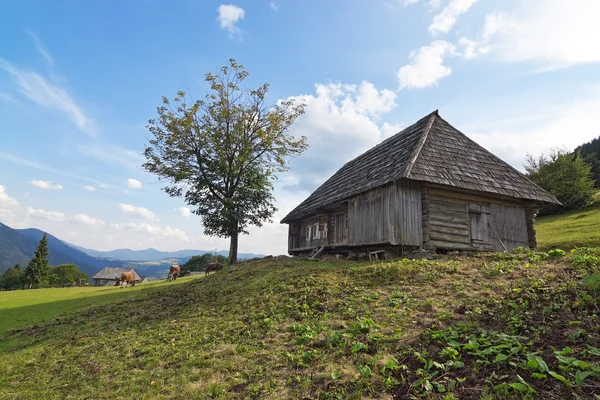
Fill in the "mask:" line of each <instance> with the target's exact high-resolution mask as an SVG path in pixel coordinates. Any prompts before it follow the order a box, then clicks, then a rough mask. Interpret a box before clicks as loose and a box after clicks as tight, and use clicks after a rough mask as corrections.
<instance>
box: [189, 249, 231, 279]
mask: <svg viewBox="0 0 600 400" xmlns="http://www.w3.org/2000/svg"><path fill="white" fill-rule="evenodd" d="M213 261H215V262H217V263H219V264H220V265H226V264H227V258H226V257H223V256H222V255H220V254H217V255H212V254H210V253H205V254H202V255H201V256H192V257H191V258H190V259H189V260H187V262H185V263H184V264H182V265H180V268H181V275H182V276H185V275H188V274H189V273H190V272H197V271H204V270H206V264H208V263H211V262H213Z"/></svg>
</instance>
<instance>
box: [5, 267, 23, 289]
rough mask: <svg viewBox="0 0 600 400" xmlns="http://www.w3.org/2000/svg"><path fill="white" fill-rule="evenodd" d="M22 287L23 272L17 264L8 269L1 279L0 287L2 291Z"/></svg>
mask: <svg viewBox="0 0 600 400" xmlns="http://www.w3.org/2000/svg"><path fill="white" fill-rule="evenodd" d="M22 285H23V270H22V269H21V265H19V264H17V265H15V266H14V267H12V268H9V269H7V270H6V272H5V273H4V276H3V277H2V282H0V286H1V287H2V288H4V289H17V288H20V287H21V286H22Z"/></svg>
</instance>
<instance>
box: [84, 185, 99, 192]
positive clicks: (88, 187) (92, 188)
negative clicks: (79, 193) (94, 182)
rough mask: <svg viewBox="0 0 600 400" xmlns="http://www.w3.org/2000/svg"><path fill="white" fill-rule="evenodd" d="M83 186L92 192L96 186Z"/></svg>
mask: <svg viewBox="0 0 600 400" xmlns="http://www.w3.org/2000/svg"><path fill="white" fill-rule="evenodd" d="M84 188H85V190H87V191H88V192H93V191H94V190H96V187H95V186H91V185H86V186H84Z"/></svg>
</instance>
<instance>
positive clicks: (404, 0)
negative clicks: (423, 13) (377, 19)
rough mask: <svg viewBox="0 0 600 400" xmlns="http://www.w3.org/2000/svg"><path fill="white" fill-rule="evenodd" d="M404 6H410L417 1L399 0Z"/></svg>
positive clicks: (417, 0)
mask: <svg viewBox="0 0 600 400" xmlns="http://www.w3.org/2000/svg"><path fill="white" fill-rule="evenodd" d="M399 1H400V3H402V4H403V5H404V6H408V5H410V4H415V3H418V2H419V0H399Z"/></svg>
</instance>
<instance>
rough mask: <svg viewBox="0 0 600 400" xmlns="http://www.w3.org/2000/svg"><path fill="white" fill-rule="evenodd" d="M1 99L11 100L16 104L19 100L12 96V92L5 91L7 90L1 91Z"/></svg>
mask: <svg viewBox="0 0 600 400" xmlns="http://www.w3.org/2000/svg"><path fill="white" fill-rule="evenodd" d="M0 99H1V100H4V101H6V102H9V103H14V104H16V103H17V100H16V99H15V98H14V97H12V96H11V95H10V94H8V93H5V92H0Z"/></svg>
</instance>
